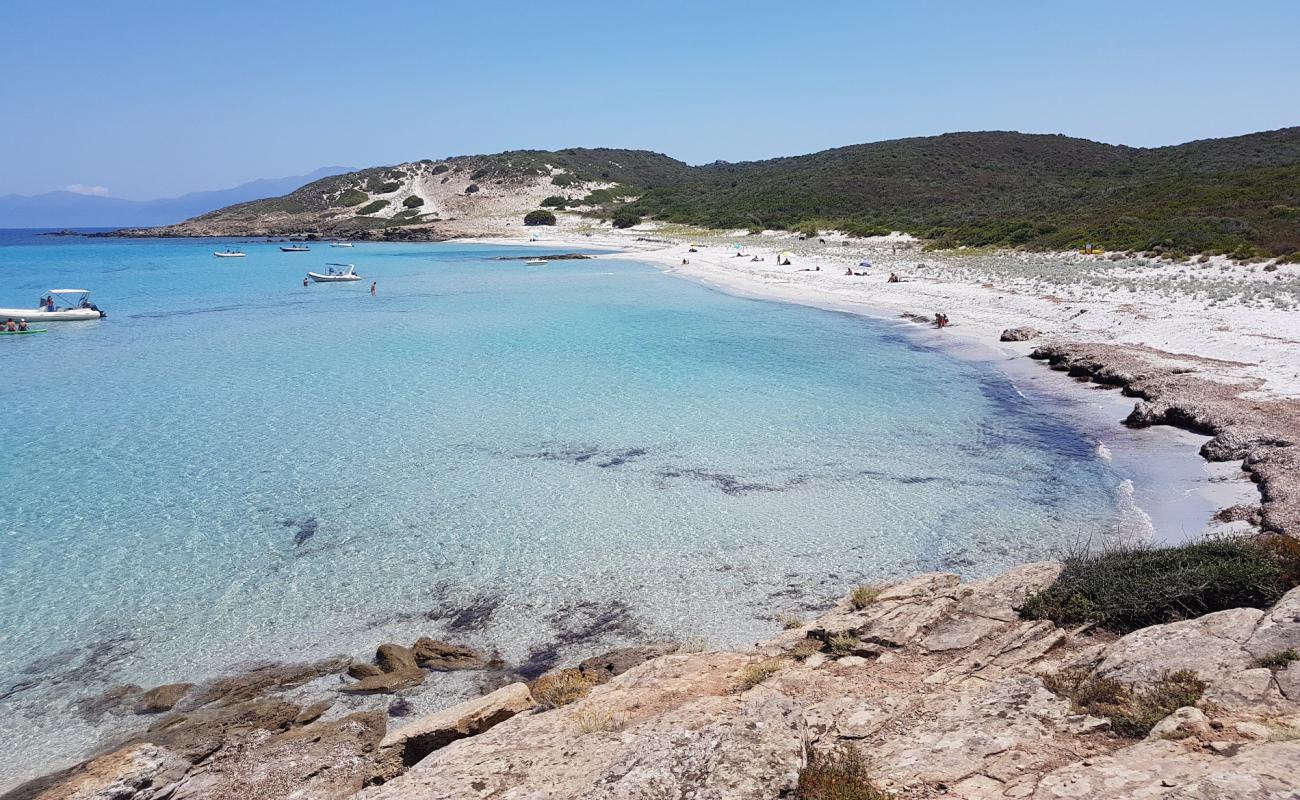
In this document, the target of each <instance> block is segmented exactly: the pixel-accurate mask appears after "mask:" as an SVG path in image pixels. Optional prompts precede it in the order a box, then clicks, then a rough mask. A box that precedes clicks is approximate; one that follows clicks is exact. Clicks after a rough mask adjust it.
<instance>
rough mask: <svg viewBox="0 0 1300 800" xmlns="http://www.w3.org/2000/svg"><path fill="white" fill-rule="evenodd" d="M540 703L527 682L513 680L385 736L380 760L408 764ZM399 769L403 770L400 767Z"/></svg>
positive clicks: (406, 765) (405, 765)
mask: <svg viewBox="0 0 1300 800" xmlns="http://www.w3.org/2000/svg"><path fill="white" fill-rule="evenodd" d="M535 705H537V703H536V702H535V701H534V700H533V695H532V693H531V692H529V691H528V685H527V684H525V683H512V684H510V685H509V686H503V687H501V688H500V689H497V690H496V691H495V692H492V693H491V694H488V695H484V696H483V697H478V698H475V699H473V700H467V701H465V702H464V703H461V704H459V705H455V706H452V707H451V708H447V709H443V710H442V711H438V712H435V713H433V714H429V715H428V716H424V717H420V718H419V719H416V720H413V721H412V722H410V723H408V724H406V725H403V726H402V727H401V728H398V729H397V730H395V731H392V732H391V733H389V734H388V735H386V736H385V737H384V739H383V741H382V742H380V744H379V747H380V750H381V751H385V752H386V753H388V754H389V755H386V756H381V761H384V762H390V761H391V762H393V766H394V767H396V764H398V763H400V764H401V765H402V766H403V767H409V766H411V765H413V764H416V763H418V762H419V761H420V760H421V759H423V758H424V757H425V756H427V755H428V754H429V753H432V752H433V751H435V750H438V749H440V748H443V747H446V746H447V745H449V744H451V743H452V742H454V741H456V740H458V739H464V738H465V737H467V736H475V735H477V734H480V733H483V732H484V731H486V730H489V729H490V728H492V727H493V726H494V725H497V724H499V723H501V722H504V721H506V720H508V719H510V718H511V717H513V716H514V715H515V714H518V713H520V712H521V711H527V710H529V709H530V708H532V707H533V706H535ZM399 771H400V770H399Z"/></svg>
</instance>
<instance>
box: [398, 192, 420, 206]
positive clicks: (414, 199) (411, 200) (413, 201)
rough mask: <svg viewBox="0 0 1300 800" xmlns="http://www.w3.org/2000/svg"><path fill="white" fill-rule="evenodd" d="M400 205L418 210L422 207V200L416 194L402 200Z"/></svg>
mask: <svg viewBox="0 0 1300 800" xmlns="http://www.w3.org/2000/svg"><path fill="white" fill-rule="evenodd" d="M402 205H404V206H406V207H407V208H419V207H420V206H422V205H424V198H423V197H420V196H419V195H418V194H413V195H411V196H410V197H408V198H406V199H405V200H403V201H402Z"/></svg>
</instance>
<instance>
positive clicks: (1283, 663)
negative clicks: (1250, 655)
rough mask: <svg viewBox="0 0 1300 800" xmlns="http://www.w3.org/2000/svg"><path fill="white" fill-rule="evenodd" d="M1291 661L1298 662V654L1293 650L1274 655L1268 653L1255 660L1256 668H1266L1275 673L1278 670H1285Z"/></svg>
mask: <svg viewBox="0 0 1300 800" xmlns="http://www.w3.org/2000/svg"><path fill="white" fill-rule="evenodd" d="M1292 661H1300V652H1296V651H1295V650H1279V651H1278V652H1276V653H1269V654H1267V655H1263V656H1260V657H1259V658H1257V659H1255V666H1256V667H1266V668H1268V669H1271V670H1273V671H1274V672H1277V671H1278V670H1280V669H1286V667H1287V665H1288V664H1290V663H1291V662H1292Z"/></svg>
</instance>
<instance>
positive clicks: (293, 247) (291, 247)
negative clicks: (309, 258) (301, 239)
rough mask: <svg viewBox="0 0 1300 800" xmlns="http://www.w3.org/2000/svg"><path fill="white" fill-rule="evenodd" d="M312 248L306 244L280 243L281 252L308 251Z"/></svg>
mask: <svg viewBox="0 0 1300 800" xmlns="http://www.w3.org/2000/svg"><path fill="white" fill-rule="evenodd" d="M310 250H311V248H310V247H308V246H307V245H305V244H291V245H288V246H285V245H280V252H281V253H306V252H308V251H310Z"/></svg>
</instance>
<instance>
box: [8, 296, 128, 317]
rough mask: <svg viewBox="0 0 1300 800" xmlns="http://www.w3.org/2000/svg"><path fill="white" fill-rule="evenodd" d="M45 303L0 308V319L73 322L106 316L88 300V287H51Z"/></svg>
mask: <svg viewBox="0 0 1300 800" xmlns="http://www.w3.org/2000/svg"><path fill="white" fill-rule="evenodd" d="M43 299H44V300H46V303H45V305H42V306H40V307H39V308H36V309H32V308H0V319H8V318H10V317H12V318H13V319H25V320H27V321H28V322H73V321H77V320H87V319H100V318H102V317H105V316H107V314H105V313H104V312H103V311H100V310H99V306H97V305H95V304H94V303H92V302H90V290H89V289H51V290H50V295H49V297H46V298H43Z"/></svg>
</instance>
